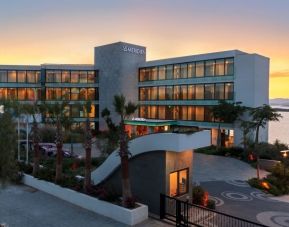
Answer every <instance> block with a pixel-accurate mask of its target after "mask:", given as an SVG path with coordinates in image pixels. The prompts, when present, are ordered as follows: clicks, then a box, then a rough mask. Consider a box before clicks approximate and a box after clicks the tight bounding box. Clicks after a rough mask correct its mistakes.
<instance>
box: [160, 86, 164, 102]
mask: <svg viewBox="0 0 289 227" xmlns="http://www.w3.org/2000/svg"><path fill="white" fill-rule="evenodd" d="M165 99H166V87H164V86H163V87H159V100H165Z"/></svg>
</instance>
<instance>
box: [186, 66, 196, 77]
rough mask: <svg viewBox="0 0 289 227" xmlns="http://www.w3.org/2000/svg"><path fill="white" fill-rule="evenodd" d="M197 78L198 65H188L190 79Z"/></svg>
mask: <svg viewBox="0 0 289 227" xmlns="http://www.w3.org/2000/svg"><path fill="white" fill-rule="evenodd" d="M192 77H196V64H195V63H194V62H193V63H190V64H188V78H192Z"/></svg>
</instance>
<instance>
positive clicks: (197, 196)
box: [192, 186, 206, 206]
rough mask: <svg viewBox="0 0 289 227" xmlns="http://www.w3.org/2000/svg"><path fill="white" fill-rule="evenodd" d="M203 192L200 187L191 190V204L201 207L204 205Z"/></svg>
mask: <svg viewBox="0 0 289 227" xmlns="http://www.w3.org/2000/svg"><path fill="white" fill-rule="evenodd" d="M205 193H206V192H205V190H204V189H203V188H202V187H201V186H195V187H194V188H193V195H192V198H193V204H196V205H201V206H203V205H204V203H205Z"/></svg>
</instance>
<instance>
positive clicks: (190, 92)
mask: <svg viewBox="0 0 289 227" xmlns="http://www.w3.org/2000/svg"><path fill="white" fill-rule="evenodd" d="M195 98H196V96H195V85H189V86H188V99H189V100H192V99H195Z"/></svg>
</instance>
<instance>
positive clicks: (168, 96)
mask: <svg viewBox="0 0 289 227" xmlns="http://www.w3.org/2000/svg"><path fill="white" fill-rule="evenodd" d="M173 94H174V92H173V86H166V99H167V100H172V99H173Z"/></svg>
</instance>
